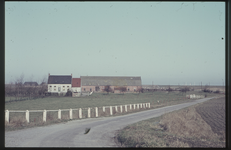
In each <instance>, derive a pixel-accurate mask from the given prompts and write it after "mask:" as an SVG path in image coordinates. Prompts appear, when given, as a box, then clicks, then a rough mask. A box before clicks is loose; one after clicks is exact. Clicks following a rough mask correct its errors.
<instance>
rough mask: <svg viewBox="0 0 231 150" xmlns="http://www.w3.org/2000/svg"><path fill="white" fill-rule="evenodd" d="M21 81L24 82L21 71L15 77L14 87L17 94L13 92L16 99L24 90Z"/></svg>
mask: <svg viewBox="0 0 231 150" xmlns="http://www.w3.org/2000/svg"><path fill="white" fill-rule="evenodd" d="M23 82H24V74H23V73H22V74H21V75H20V77H18V78H16V79H15V89H16V91H17V94H16V93H15V96H16V100H17V99H18V97H19V95H22V94H23V92H24V91H23V90H24V89H23V88H24V86H23Z"/></svg>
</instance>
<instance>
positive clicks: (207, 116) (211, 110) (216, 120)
mask: <svg viewBox="0 0 231 150" xmlns="http://www.w3.org/2000/svg"><path fill="white" fill-rule="evenodd" d="M196 111H197V112H198V113H199V114H200V115H201V117H202V118H203V119H204V121H205V122H206V123H207V124H209V125H210V126H211V128H212V130H213V132H214V133H217V135H218V136H220V139H221V140H225V133H226V132H225V97H222V98H216V99H211V100H209V101H206V102H204V103H203V104H201V105H198V106H197V107H196Z"/></svg>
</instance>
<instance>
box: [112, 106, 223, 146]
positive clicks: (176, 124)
mask: <svg viewBox="0 0 231 150" xmlns="http://www.w3.org/2000/svg"><path fill="white" fill-rule="evenodd" d="M116 139H117V141H118V142H119V143H120V144H121V146H122V147H225V142H224V141H221V140H220V137H219V136H218V135H217V134H215V133H214V132H213V131H212V129H211V127H210V126H209V125H208V124H207V123H206V122H205V121H204V120H203V119H202V118H201V116H200V115H199V114H198V113H197V112H196V111H195V106H191V107H188V108H184V109H181V110H178V111H174V112H172V113H167V114H165V115H162V116H160V117H157V118H152V119H148V120H144V121H140V122H138V123H135V124H132V125H129V126H127V127H125V128H124V129H121V130H119V131H118V132H117V136H116Z"/></svg>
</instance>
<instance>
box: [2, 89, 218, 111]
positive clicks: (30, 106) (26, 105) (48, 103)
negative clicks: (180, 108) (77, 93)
mask: <svg viewBox="0 0 231 150" xmlns="http://www.w3.org/2000/svg"><path fill="white" fill-rule="evenodd" d="M186 94H187V95H188V94H196V95H197V94H198V95H204V94H205V93H203V92H194V91H190V92H187V93H186ZM206 94H207V96H208V97H211V96H215V95H217V94H214V93H206ZM182 98H185V94H182V93H177V92H170V93H166V92H163V91H158V92H154V93H151V92H146V93H140V94H138V93H126V94H124V95H123V94H112V93H110V94H108V95H105V94H103V93H93V94H92V95H90V96H85V97H78V98H76V97H62V96H61V97H46V98H40V99H34V100H25V101H19V102H12V103H6V104H5V110H7V109H8V110H44V109H46V110H55V109H70V108H72V109H75V108H87V107H102V106H115V105H123V104H136V103H146V102H150V103H151V105H155V104H157V101H159V102H160V103H166V102H171V101H182ZM8 99H9V98H7V97H6V100H8Z"/></svg>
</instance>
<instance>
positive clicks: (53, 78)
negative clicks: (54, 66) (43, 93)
mask: <svg viewBox="0 0 231 150" xmlns="http://www.w3.org/2000/svg"><path fill="white" fill-rule="evenodd" d="M71 81H72V76H71V75H65V76H62V75H50V76H49V78H48V84H71Z"/></svg>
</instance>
